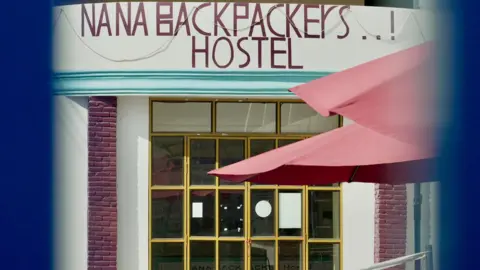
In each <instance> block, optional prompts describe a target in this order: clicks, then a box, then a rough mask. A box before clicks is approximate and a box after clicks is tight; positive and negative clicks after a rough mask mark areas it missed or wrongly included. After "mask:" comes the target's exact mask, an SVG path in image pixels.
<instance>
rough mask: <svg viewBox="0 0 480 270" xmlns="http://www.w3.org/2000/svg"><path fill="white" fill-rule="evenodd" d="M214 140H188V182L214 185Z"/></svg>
mask: <svg viewBox="0 0 480 270" xmlns="http://www.w3.org/2000/svg"><path fill="white" fill-rule="evenodd" d="M215 147H216V146H215V140H198V139H192V140H190V184H191V185H215V177H214V176H211V175H208V172H209V171H211V170H213V169H215Z"/></svg>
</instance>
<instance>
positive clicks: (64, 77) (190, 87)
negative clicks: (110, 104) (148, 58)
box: [53, 70, 331, 96]
mask: <svg viewBox="0 0 480 270" xmlns="http://www.w3.org/2000/svg"><path fill="white" fill-rule="evenodd" d="M329 74H331V72H312V71H279V72H275V71H223V70H220V71H172V70H167V71H100V72H59V73H56V74H55V75H54V81H53V86H54V94H56V95H77V96H78V95H81V96H94V95H175V96H183V95H203V96H205V95H214V96H216V95H218V96H229V95H241V96H293V94H292V93H290V92H289V91H288V89H290V88H292V87H294V86H297V85H299V84H302V83H305V82H309V81H312V80H315V79H318V78H321V77H325V76H327V75H329Z"/></svg>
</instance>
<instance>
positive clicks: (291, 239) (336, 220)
mask: <svg viewBox="0 0 480 270" xmlns="http://www.w3.org/2000/svg"><path fill="white" fill-rule="evenodd" d="M150 111H151V116H150V120H151V138H150V139H151V141H150V142H151V166H150V170H151V177H150V222H149V224H150V228H149V232H150V249H149V250H150V261H151V263H150V269H151V270H186V269H192V270H193V269H195V270H200V269H202V270H207V269H208V270H213V269H221V270H257V269H258V270H260V269H262V270H263V269H272V270H277V269H278V270H287V269H288V270H290V269H291V270H294V269H295V270H296V269H311V270H333V269H335V270H338V269H341V249H342V242H341V239H342V238H341V230H340V228H341V205H340V204H341V187H340V186H336V185H333V186H278V185H258V184H253V183H232V182H228V181H224V180H222V179H219V178H217V177H212V176H209V175H207V172H208V171H210V170H213V169H215V168H219V167H223V166H226V165H229V164H233V163H235V162H238V161H240V160H243V159H245V158H248V157H251V156H255V155H258V154H261V153H263V152H266V151H269V150H271V149H275V148H277V147H282V146H284V145H287V144H290V143H293V142H295V141H298V140H302V139H305V138H308V137H310V136H312V135H313V134H317V133H319V132H325V131H328V130H330V129H333V128H335V127H337V126H338V125H339V119H338V118H334V117H332V118H324V117H321V116H319V115H318V114H317V113H315V112H314V111H312V110H311V109H310V108H309V107H308V106H307V105H305V104H303V103H299V102H294V101H293V102H292V101H269V100H256V101H251V100H249V101H248V102H247V101H242V102H239V101H232V100H221V101H218V100H215V101H213V100H195V101H194V102H191V101H189V102H187V101H181V100H151V110H150Z"/></svg>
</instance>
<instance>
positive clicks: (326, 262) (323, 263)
mask: <svg viewBox="0 0 480 270" xmlns="http://www.w3.org/2000/svg"><path fill="white" fill-rule="evenodd" d="M308 265H309V266H308V269H309V270H324V269H328V270H337V269H340V246H339V245H338V244H333V245H332V244H319V243H310V244H308Z"/></svg>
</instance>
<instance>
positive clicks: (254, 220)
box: [250, 190, 275, 236]
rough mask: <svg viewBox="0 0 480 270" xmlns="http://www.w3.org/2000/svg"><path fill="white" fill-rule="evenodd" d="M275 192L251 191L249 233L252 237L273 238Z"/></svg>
mask: <svg viewBox="0 0 480 270" xmlns="http://www.w3.org/2000/svg"><path fill="white" fill-rule="evenodd" d="M274 205H275V192H274V191H273V190H252V191H251V209H250V211H251V212H250V218H251V224H252V225H251V233H252V236H273V235H274V234H275V231H274V230H275V211H274Z"/></svg>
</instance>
